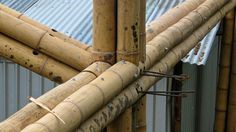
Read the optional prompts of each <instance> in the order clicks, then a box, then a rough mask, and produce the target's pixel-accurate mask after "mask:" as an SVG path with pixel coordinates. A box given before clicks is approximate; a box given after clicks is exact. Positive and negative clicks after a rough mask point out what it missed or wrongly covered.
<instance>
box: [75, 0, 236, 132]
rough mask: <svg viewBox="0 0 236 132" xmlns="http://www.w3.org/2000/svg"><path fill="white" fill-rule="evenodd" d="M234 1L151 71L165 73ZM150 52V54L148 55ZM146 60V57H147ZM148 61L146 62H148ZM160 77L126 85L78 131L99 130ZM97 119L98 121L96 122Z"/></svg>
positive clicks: (143, 78)
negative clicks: (140, 91)
mask: <svg viewBox="0 0 236 132" xmlns="http://www.w3.org/2000/svg"><path fill="white" fill-rule="evenodd" d="M235 5H236V3H235V2H234V1H231V2H229V3H228V4H227V5H225V6H224V7H223V8H222V9H221V10H220V11H218V12H217V13H216V14H215V15H214V16H213V17H211V18H210V19H209V20H208V21H207V22H206V23H205V24H204V25H202V26H201V27H200V28H199V29H197V30H196V31H195V32H194V33H193V35H191V36H190V37H188V38H187V39H186V40H185V41H184V42H182V43H181V44H179V45H178V46H177V47H175V48H174V49H173V50H171V51H170V52H169V53H168V54H167V55H166V56H165V57H164V58H163V59H162V60H161V61H159V62H158V63H157V64H156V65H155V66H153V68H151V69H150V70H151V71H158V72H161V73H166V72H167V71H168V70H171V69H172V68H173V67H174V65H175V64H177V63H178V61H179V60H180V59H182V58H183V57H184V56H185V55H186V54H187V53H188V52H189V51H190V50H191V49H192V48H194V46H195V45H196V44H197V43H198V42H199V41H201V39H203V38H204V36H205V35H206V34H207V33H208V32H209V31H210V30H211V29H212V28H213V27H214V25H216V24H217V23H218V21H220V19H222V18H223V16H224V15H225V14H226V13H227V12H228V11H230V10H231V9H232V8H234V7H235ZM147 48H148V47H147ZM150 53H151V52H147V56H151V54H150ZM149 54H150V55H149ZM147 61H148V59H147ZM148 63H150V62H146V64H148ZM159 79H160V78H150V77H141V78H140V79H138V80H137V81H135V82H134V83H132V84H131V85H129V86H128V88H126V89H125V90H124V91H122V93H120V94H119V95H118V96H116V97H115V98H114V99H113V100H112V101H110V102H109V103H108V104H107V105H106V106H104V107H103V108H102V109H101V110H99V111H98V112H97V113H95V114H94V115H93V116H91V117H90V118H89V119H88V120H86V121H85V122H83V123H82V124H81V126H80V127H79V129H78V131H87V130H90V129H92V130H93V131H99V130H101V129H102V128H104V127H105V126H106V125H108V124H109V123H110V122H111V121H113V120H114V119H115V118H116V117H118V116H119V114H121V113H122V112H123V111H124V110H125V109H126V108H128V107H130V106H131V105H132V104H134V103H135V102H136V101H137V100H138V99H139V98H140V97H141V96H142V94H137V89H138V90H141V89H142V90H143V91H147V90H148V89H149V88H150V87H151V86H152V85H153V84H154V83H156V81H157V80H159ZM98 121H99V122H98Z"/></svg>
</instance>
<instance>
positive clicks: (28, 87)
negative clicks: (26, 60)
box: [0, 59, 56, 121]
mask: <svg viewBox="0 0 236 132" xmlns="http://www.w3.org/2000/svg"><path fill="white" fill-rule="evenodd" d="M55 85H56V84H55V83H53V82H51V81H49V80H48V79H45V78H43V77H41V76H39V75H37V74H35V73H33V72H30V71H29V70H27V69H25V68H23V67H21V66H19V65H16V64H14V63H12V62H9V61H5V60H3V59H1V60H0V106H1V107H0V121H1V120H4V119H5V118H6V117H9V116H10V115H12V114H13V113H15V112H16V111H17V110H18V109H20V108H22V107H23V106H24V105H26V104H27V103H28V99H27V97H28V96H33V97H38V96H40V95H41V94H43V93H45V92H46V91H48V90H49V89H51V88H53V87H55Z"/></svg>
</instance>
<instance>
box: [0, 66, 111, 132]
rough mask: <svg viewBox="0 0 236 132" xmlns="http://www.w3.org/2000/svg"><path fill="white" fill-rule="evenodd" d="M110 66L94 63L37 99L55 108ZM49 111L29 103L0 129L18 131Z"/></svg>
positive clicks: (2, 124)
mask: <svg viewBox="0 0 236 132" xmlns="http://www.w3.org/2000/svg"><path fill="white" fill-rule="evenodd" d="M109 67H110V65H109V64H107V63H104V62H96V63H93V64H92V65H90V66H89V67H88V68H86V69H85V70H84V71H82V72H81V73H79V74H78V75H76V76H75V77H73V78H71V79H70V80H69V81H67V82H66V83H63V84H61V85H59V86H57V87H55V88H54V89H52V90H50V91H49V92H47V93H45V94H44V95H42V96H40V97H39V98H38V99H37V101H39V102H41V103H42V104H45V105H46V106H47V107H48V108H50V109H53V108H54V107H55V106H56V105H57V104H59V103H60V102H61V101H63V100H64V99H65V98H67V97H68V96H69V95H71V94H72V93H74V92H75V91H77V90H78V89H80V88H81V87H82V86H84V85H86V84H87V83H89V82H91V81H92V80H94V79H95V78H96V77H97V76H99V75H100V74H101V73H102V72H104V71H105V70H106V69H108V68H109ZM72 108H73V107H72ZM47 113H48V111H46V110H44V109H42V108H41V107H39V106H37V105H36V104H35V103H29V104H27V105H26V106H25V107H23V108H22V109H21V110H19V111H18V112H16V113H15V114H13V115H12V116H11V117H9V118H8V119H7V120H5V121H3V122H1V123H0V130H1V131H7V132H8V131H14V132H18V131H20V130H22V129H23V128H24V127H25V126H27V125H29V124H30V123H33V122H35V121H37V120H38V119H39V118H41V117H42V116H44V115H45V114H47Z"/></svg>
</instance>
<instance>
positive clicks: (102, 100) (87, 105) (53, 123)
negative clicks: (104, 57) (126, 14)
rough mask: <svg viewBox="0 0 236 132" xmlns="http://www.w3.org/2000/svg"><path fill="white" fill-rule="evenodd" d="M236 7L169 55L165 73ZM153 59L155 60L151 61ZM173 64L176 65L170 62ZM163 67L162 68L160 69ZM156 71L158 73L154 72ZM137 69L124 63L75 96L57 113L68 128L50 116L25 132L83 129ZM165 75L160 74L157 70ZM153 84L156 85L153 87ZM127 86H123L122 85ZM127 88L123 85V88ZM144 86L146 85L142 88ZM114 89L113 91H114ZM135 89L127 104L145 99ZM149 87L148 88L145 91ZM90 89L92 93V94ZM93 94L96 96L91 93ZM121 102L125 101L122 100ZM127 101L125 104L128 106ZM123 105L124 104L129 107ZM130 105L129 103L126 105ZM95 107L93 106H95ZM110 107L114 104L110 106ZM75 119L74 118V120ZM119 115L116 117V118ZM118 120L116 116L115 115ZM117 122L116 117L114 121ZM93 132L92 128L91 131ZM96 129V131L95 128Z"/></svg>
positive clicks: (226, 8) (221, 13) (225, 9)
mask: <svg viewBox="0 0 236 132" xmlns="http://www.w3.org/2000/svg"><path fill="white" fill-rule="evenodd" d="M234 7H235V2H233V1H231V2H229V3H228V4H227V5H226V6H224V7H223V8H222V9H221V10H220V11H218V12H217V13H216V14H215V15H214V16H213V17H212V18H211V19H209V21H207V22H206V23H205V24H204V25H203V26H202V27H201V28H200V29H198V30H197V31H196V32H194V33H193V35H192V36H190V37H189V38H188V39H187V40H185V41H184V42H183V44H180V46H178V48H177V50H176V49H174V50H173V51H172V52H170V54H168V55H167V56H166V57H165V58H167V59H164V60H165V61H163V60H162V61H160V64H159V65H161V66H163V67H162V69H163V70H165V72H166V71H168V70H170V69H171V68H172V67H173V66H174V65H175V64H176V63H177V62H178V61H179V60H180V59H181V58H183V57H184V56H185V55H186V54H187V53H188V52H189V51H190V50H191V49H192V48H193V47H194V46H195V44H196V43H197V42H199V41H200V40H201V39H202V38H203V37H204V36H205V35H206V34H207V33H208V32H209V31H210V30H211V29H212V28H213V27H214V26H215V25H216V24H217V23H218V21H219V20H220V19H221V18H222V17H223V16H224V15H225V14H226V12H228V11H229V10H231V9H232V8H234ZM147 54H148V55H147V56H149V57H150V56H153V55H154V53H153V52H151V51H149V52H147ZM150 58H151V57H150ZM170 60H172V61H170ZM154 62H156V61H151V59H147V61H146V66H147V67H150V66H151V65H152V64H153V63H154ZM158 67H159V66H158ZM151 70H154V69H151ZM114 71H116V72H114ZM137 71H139V70H138V69H137V67H136V66H135V65H134V64H132V63H129V62H125V61H121V62H119V63H117V64H115V65H114V66H112V67H111V68H110V69H108V70H107V71H105V72H104V73H103V74H101V75H100V76H99V77H98V78H97V79H95V80H94V81H92V82H91V83H89V84H88V85H85V86H84V87H82V88H81V89H80V90H78V91H77V92H75V93H73V94H72V95H71V96H69V97H68V98H67V99H65V100H64V101H63V102H62V103H60V104H58V105H57V106H56V107H55V108H54V109H53V111H54V112H55V113H56V114H57V115H58V116H59V117H60V118H62V119H63V120H64V121H65V122H66V124H63V123H61V122H60V121H59V120H58V119H57V118H56V117H55V116H54V115H52V114H50V113H49V114H47V115H45V116H44V117H42V118H41V119H39V120H38V121H37V122H35V123H33V124H31V125H29V126H27V127H26V128H25V129H24V130H23V132H24V131H68V130H73V129H74V128H75V127H76V126H78V125H80V123H81V122H82V121H84V120H85V119H87V118H88V117H89V116H90V115H91V114H92V113H93V112H96V110H98V109H99V108H100V107H101V106H103V105H105V104H106V103H107V102H108V101H109V100H110V99H111V98H113V97H114V96H115V95H116V94H117V93H119V92H120V91H121V90H123V88H124V87H125V86H126V85H128V83H129V82H131V81H132V80H133V79H134V77H137V76H138V73H137ZM155 71H159V72H163V71H162V70H161V69H160V70H157V69H156V70H155ZM150 81H152V83H150ZM122 82H123V83H122ZM155 82H156V80H155V79H154V78H150V77H149V78H148V79H147V77H146V78H145V80H142V81H140V84H139V85H141V86H142V88H143V90H147V89H148V88H149V87H150V86H151V85H152V84H154V83H155ZM122 84H123V85H122ZM142 84H144V85H142ZM134 85H135V86H134ZM110 86H112V88H113V89H112V90H111V89H110ZM132 86H133V89H129V88H128V89H126V90H127V91H128V92H132V93H133V94H134V95H130V94H128V96H127V95H126V96H124V99H125V100H126V99H127V98H129V97H133V99H131V100H130V99H128V100H126V101H131V102H132V103H133V102H135V101H136V100H137V99H138V98H139V97H140V96H141V95H138V96H135V93H136V95H137V91H136V88H137V83H134V84H132ZM145 86H147V87H145ZM88 89H90V90H88ZM90 91H93V92H90ZM120 101H121V100H120ZM126 101H125V102H126ZM125 102H123V101H121V102H120V103H125ZM126 103H127V102H126ZM91 104H92V105H91ZM109 104H110V103H109ZM110 106H111V107H109V106H108V107H106V108H108V109H109V110H112V112H119V111H114V110H115V109H117V108H119V109H122V108H123V107H125V106H126V105H122V106H123V107H116V108H115V107H112V104H110ZM71 115H73V117H71ZM103 115H104V116H105V117H106V121H110V120H109V119H110V118H111V117H112V115H111V114H108V115H107V114H106V113H103ZM115 115H116V114H115ZM113 116H114V115H113ZM112 118H113V117H112ZM100 123H102V120H99V124H100ZM90 128H91V127H90ZM92 128H93V127H92Z"/></svg>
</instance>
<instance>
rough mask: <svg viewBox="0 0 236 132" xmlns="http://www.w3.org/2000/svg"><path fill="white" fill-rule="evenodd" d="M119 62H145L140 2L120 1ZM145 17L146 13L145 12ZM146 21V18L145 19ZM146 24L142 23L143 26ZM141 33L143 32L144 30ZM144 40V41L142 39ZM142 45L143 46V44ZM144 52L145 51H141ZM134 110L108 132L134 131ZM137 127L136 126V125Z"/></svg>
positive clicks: (109, 127) (118, 3)
mask: <svg viewBox="0 0 236 132" xmlns="http://www.w3.org/2000/svg"><path fill="white" fill-rule="evenodd" d="M117 5H118V25H117V26H118V28H117V38H118V39H117V54H116V55H117V56H116V57H117V58H116V60H117V61H120V60H126V61H129V62H132V63H134V64H135V65H139V62H140V61H141V60H142V61H143V62H144V61H145V57H143V56H142V55H143V54H145V52H144V50H145V47H144V45H143V44H145V43H143V41H145V39H144V37H145V35H144V33H143V32H144V31H145V25H144V27H141V26H140V24H141V23H140V22H141V21H140V8H141V6H140V0H118V2H117ZM144 15H145V12H144ZM143 19H145V16H144V18H143ZM144 23H145V20H144V22H142V24H144ZM143 28H144V31H142V33H141V30H143ZM141 38H142V39H141ZM141 43H142V44H141ZM141 50H143V51H141ZM132 111H133V110H132V108H129V109H127V110H126V111H125V112H124V113H123V114H122V115H121V116H120V117H119V118H118V119H117V120H116V121H114V122H113V123H112V124H111V125H110V126H108V127H107V130H108V132H120V131H122V132H131V131H133V129H134V128H133V127H132V125H133V124H132V123H133V119H132V115H133V114H132ZM135 125H136V124H135Z"/></svg>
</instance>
